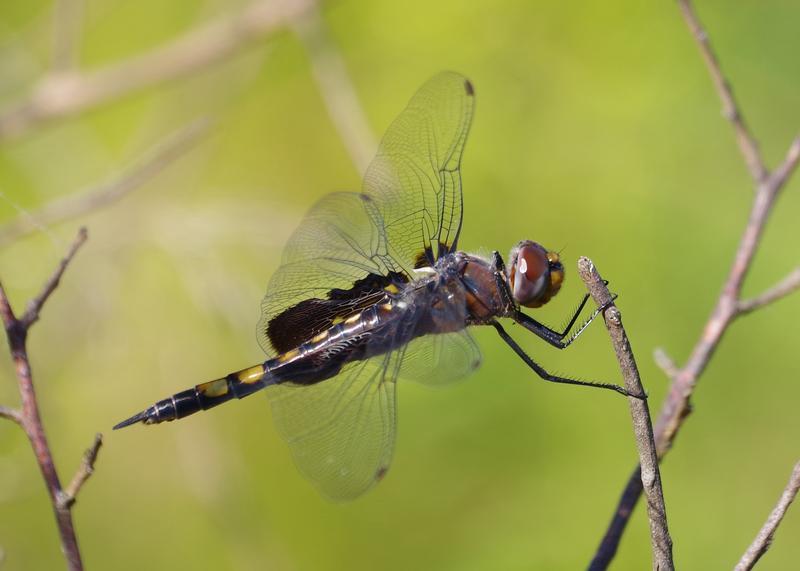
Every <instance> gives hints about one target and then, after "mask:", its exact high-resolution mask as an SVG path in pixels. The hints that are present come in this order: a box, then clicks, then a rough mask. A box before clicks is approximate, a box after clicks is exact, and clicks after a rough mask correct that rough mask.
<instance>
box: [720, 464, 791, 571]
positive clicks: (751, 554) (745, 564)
mask: <svg viewBox="0 0 800 571" xmlns="http://www.w3.org/2000/svg"><path fill="white" fill-rule="evenodd" d="M798 491H800V462H798V463H797V464H795V465H794V470H792V475H791V477H790V478H789V483H788V484H786V488H784V490H783V494H781V497H780V499H779V500H778V503H777V505H776V506H775V508H774V509H773V510H772V512H771V513H770V514H769V517H768V518H767V521H766V522H765V523H764V526H763V527H762V528H761V530H760V531H759V532H758V535H756V538H755V539H754V540H753V543H751V544H750V547H748V548H747V551H745V553H744V555H742V558H741V559H740V560H739V563H738V564H737V565H736V571H747V570H748V569H752V568H753V567H754V566H755V564H756V562H758V560H759V559H761V556H762V555H764V554H765V553H766V552H767V550H768V549H769V548H770V545H772V538H773V536H774V535H775V530H777V529H778V526H779V525H780V524H781V521H782V520H783V516H784V515H786V510H788V509H789V506H790V505H792V502H793V501H794V498H795V497H796V496H797V492H798Z"/></svg>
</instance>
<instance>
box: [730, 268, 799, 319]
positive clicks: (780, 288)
mask: <svg viewBox="0 0 800 571" xmlns="http://www.w3.org/2000/svg"><path fill="white" fill-rule="evenodd" d="M798 289H800V267H799V268H795V269H794V271H793V272H791V273H790V274H789V275H788V276H786V277H785V278H783V279H782V280H781V281H779V282H778V283H777V284H775V285H774V286H772V287H771V288H769V289H768V290H766V291H765V292H764V293H762V294H761V295H759V296H756V297H754V298H752V299H744V300H739V301H738V302H737V303H736V311H737V313H738V314H739V315H744V314H745V313H750V312H751V311H755V310H756V309H761V308H762V307H764V306H765V305H769V304H770V303H774V302H776V301H778V300H779V299H782V298H784V297H786V296H787V295H789V294H791V293H793V292H795V291H797V290H798Z"/></svg>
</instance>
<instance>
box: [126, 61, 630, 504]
mask: <svg viewBox="0 0 800 571" xmlns="http://www.w3.org/2000/svg"><path fill="white" fill-rule="evenodd" d="M474 93H475V92H474V89H473V88H472V85H471V84H470V82H469V81H468V80H467V79H465V78H464V77H462V76H460V75H458V74H455V73H442V74H439V75H437V76H435V77H434V78H432V79H431V80H430V81H428V82H427V83H426V84H425V85H423V86H422V88H421V89H420V90H419V91H418V92H417V94H416V95H415V96H414V97H413V98H412V99H411V101H410V102H409V104H408V107H407V108H406V109H405V111H403V113H401V114H400V116H399V117H398V118H397V119H396V120H395V121H394V123H392V125H391V127H390V128H389V130H388V132H387V133H386V135H385V137H384V138H383V140H382V142H381V145H380V148H379V150H378V153H377V156H376V157H375V159H374V160H373V162H372V163H371V165H370V167H369V169H368V170H367V173H366V175H365V177H364V183H363V188H362V190H361V192H360V193H346V192H342V193H334V194H330V195H328V196H326V197H324V198H323V199H322V200H320V201H319V202H318V203H317V204H316V205H315V206H314V207H313V208H312V209H311V210H310V211H309V213H308V214H307V215H306V217H305V219H304V220H303V222H302V223H301V224H300V226H299V227H298V229H297V230H296V231H295V233H294V234H293V235H292V237H291V238H290V239H289V242H288V243H287V245H286V248H285V250H284V254H283V260H282V262H281V265H280V267H279V268H278V270H277V271H276V272H275V274H274V275H273V277H272V279H271V280H270V282H269V285H268V287H267V293H266V296H265V297H264V300H263V302H262V317H261V320H260V321H259V325H258V339H259V342H260V344H261V346H262V348H263V349H264V351H265V352H266V354H267V359H266V361H264V362H263V363H262V364H260V365H256V366H254V367H249V368H247V369H243V370H241V371H237V372H235V373H231V374H229V375H227V376H225V377H222V378H220V379H216V380H214V381H210V382H207V383H203V384H200V385H197V386H195V387H192V388H190V389H188V390H185V391H182V392H180V393H177V394H175V395H173V396H171V397H168V398H166V399H163V400H161V401H158V402H157V403H155V404H154V405H153V406H151V407H149V408H148V409H146V410H144V411H142V412H140V413H138V414H136V415H134V416H132V417H131V418H129V419H127V420H125V421H123V422H121V423H119V424H118V425H117V426H115V428H122V427H124V426H128V425H130V424H134V423H138V422H142V423H144V424H155V423H159V422H162V421H169V420H175V419H178V418H183V417H185V416H188V415H190V414H192V413H194V412H197V411H199V410H206V409H209V408H212V407H214V406H217V405H219V404H221V403H223V402H227V401H228V400H231V399H233V398H243V397H245V396H247V395H249V394H252V393H254V392H256V391H259V390H261V389H265V388H266V389H267V390H266V391H265V392H266V393H267V396H268V397H269V399H270V401H271V403H272V411H273V417H274V419H275V423H276V426H277V429H278V431H279V432H280V433H281V435H282V436H283V438H284V439H285V440H286V442H287V443H288V444H289V447H290V448H291V450H292V453H293V456H294V459H295V461H296V463H297V466H298V468H299V469H300V471H301V472H303V473H304V474H305V475H306V476H307V477H308V478H309V479H311V480H312V481H313V482H314V483H315V484H316V485H317V487H318V488H319V489H320V490H321V491H322V493H323V494H324V495H326V496H328V497H329V498H332V499H335V500H347V499H352V498H354V497H357V496H358V495H360V494H362V493H363V492H364V491H366V490H367V489H368V488H370V487H371V486H372V485H374V483H375V482H377V481H378V480H380V479H381V478H382V477H383V476H384V474H385V473H386V471H387V469H388V467H389V462H390V459H391V456H392V450H393V447H394V441H395V425H396V411H395V391H396V386H397V382H398V380H400V379H407V380H414V381H418V382H420V383H423V384H428V385H442V384H446V383H448V382H451V381H455V380H457V379H460V378H463V377H465V376H466V375H468V374H469V373H470V372H472V371H473V370H474V369H475V368H476V367H477V366H478V365H479V363H480V351H479V349H478V347H477V345H476V344H475V342H474V341H473V339H472V337H471V336H470V334H469V332H468V331H467V327H468V326H470V325H492V326H493V327H494V328H495V329H496V330H497V331H498V333H500V335H501V337H502V338H503V340H504V341H505V342H506V343H508V344H509V345H510V346H511V347H512V349H513V350H514V351H515V352H516V353H517V355H518V356H520V357H521V358H522V359H523V361H525V363H526V364H528V366H530V367H531V368H532V369H533V370H534V371H535V372H536V373H537V374H539V375H540V376H541V377H542V378H544V379H546V380H549V381H555V382H562V383H570V384H589V385H593V384H596V385H599V386H602V387H603V388H611V389H614V390H618V391H620V392H624V390H623V389H620V388H619V387H616V386H614V385H604V384H598V383H587V382H583V381H575V380H572V379H568V378H562V377H555V376H553V375H550V374H548V373H547V372H546V371H545V370H544V369H542V368H541V367H540V366H539V365H537V364H536V363H535V362H534V361H533V360H532V359H530V357H528V356H527V355H526V354H525V353H524V352H523V351H522V349H521V348H520V347H519V346H518V345H517V344H516V342H515V341H513V339H511V337H510V336H509V335H508V334H507V333H505V331H504V330H503V328H502V326H501V325H500V324H499V323H498V321H497V319H498V318H501V317H506V318H511V319H513V320H515V321H516V322H517V323H519V324H521V325H523V327H525V328H526V329H528V330H530V331H532V332H533V333H535V334H537V335H538V336H539V337H541V338H542V339H544V340H545V341H547V342H548V343H550V344H552V345H554V346H556V347H559V348H563V347H566V346H567V345H568V344H569V343H570V342H571V341H572V340H574V338H576V337H577V335H578V334H579V333H580V331H582V330H583V327H585V326H586V325H588V323H589V322H590V321H591V319H593V318H594V316H595V315H597V312H595V313H594V314H593V315H592V316H591V318H590V319H589V320H588V321H587V322H586V323H584V325H583V327H581V328H579V329H578V330H577V332H576V333H575V334H573V335H572V336H571V337H569V338H567V337H566V335H567V332H568V331H569V330H570V329H571V328H572V326H573V325H574V323H575V321H576V319H577V316H578V314H579V313H580V311H581V310H582V309H583V306H584V304H585V302H586V299H587V298H586V297H584V300H583V302H582V303H581V305H580V307H579V308H578V312H576V314H575V316H573V318H572V320H571V321H570V323H569V325H568V326H567V329H566V330H565V331H564V332H560V333H559V332H557V331H554V330H552V329H550V328H548V327H546V326H544V325H542V324H540V323H539V322H537V321H535V320H534V319H532V318H530V317H528V316H527V315H525V314H524V313H522V312H521V311H520V309H519V307H520V305H524V306H527V307H539V306H541V305H543V304H544V303H547V301H548V300H550V299H551V298H552V297H553V296H554V295H555V294H556V293H557V292H558V290H559V288H560V286H561V283H562V281H563V277H564V270H563V267H562V266H561V263H560V261H559V258H558V254H556V253H554V252H549V251H548V250H546V249H545V248H543V247H542V246H540V245H538V244H536V243H534V242H531V241H524V242H520V243H519V244H517V246H515V247H514V248H513V249H512V251H511V256H510V258H509V259H510V265H509V268H508V270H506V268H505V266H504V263H503V260H502V258H501V257H500V255H499V254H497V253H496V252H495V253H494V254H493V256H492V258H491V259H490V260H487V259H484V258H481V257H479V256H474V255H471V254H466V253H464V252H461V251H459V250H458V248H457V245H458V238H459V236H460V234H461V220H462V204H463V202H462V195H461V171H460V168H461V158H462V154H463V150H464V145H465V142H466V139H467V133H468V131H469V127H470V123H471V120H472V113H473V107H474Z"/></svg>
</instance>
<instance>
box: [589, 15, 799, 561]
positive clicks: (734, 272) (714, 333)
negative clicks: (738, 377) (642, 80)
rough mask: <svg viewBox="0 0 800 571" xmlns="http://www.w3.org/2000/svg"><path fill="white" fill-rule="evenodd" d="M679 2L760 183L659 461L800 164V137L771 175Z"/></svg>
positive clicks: (616, 528)
mask: <svg viewBox="0 0 800 571" xmlns="http://www.w3.org/2000/svg"><path fill="white" fill-rule="evenodd" d="M678 4H679V6H680V8H681V11H682V13H683V15H684V18H685V20H686V22H687V24H688V25H689V28H690V30H691V31H692V34H693V35H694V36H695V39H697V41H698V45H699V46H700V51H701V54H702V56H703V58H704V59H705V61H706V63H707V65H708V68H709V72H710V73H711V77H712V80H713V82H714V85H715V87H716V88H717V91H718V93H719V95H720V98H721V99H722V101H723V107H724V108H725V109H726V115H728V117H729V118H730V120H731V121H732V122H733V124H734V127H735V130H736V134H737V140H738V141H739V145H740V148H741V149H742V155H743V156H744V159H745V161H746V162H747V163H748V168H749V169H750V172H751V174H752V175H753V178H754V179H755V180H756V182H757V185H756V193H755V195H754V198H753V205H752V207H751V210H750V216H749V219H748V221H747V225H746V226H745V228H744V231H743V232H742V236H741V238H740V241H739V246H738V248H737V250H736V253H735V256H734V260H733V263H732V265H731V268H730V271H729V274H728V277H727V279H726V281H725V284H724V285H723V288H722V293H721V294H720V296H719V298H718V300H717V304H716V306H715V308H714V310H713V311H712V313H711V315H710V316H709V318H708V321H707V322H706V325H705V327H704V328H703V332H702V333H701V335H700V338H699V339H698V341H697V343H696V345H695V347H694V349H693V350H692V352H691V355H690V357H689V359H688V361H687V362H686V364H685V365H684V366H683V367H681V368H678V369H677V370H674V371H673V372H674V375H672V381H673V382H672V385H671V387H670V390H669V393H668V395H667V398H666V400H665V401H664V403H663V405H662V407H661V411H660V413H659V417H658V421H657V422H656V427H655V439H656V449H657V452H658V457H659V459H660V458H662V457H663V456H664V455H665V454H666V453H667V452H668V451H669V450H670V448H671V447H672V444H673V442H674V441H675V438H676V436H677V434H678V431H679V430H680V428H681V426H682V425H683V423H684V421H685V420H686V418H687V417H688V416H689V414H690V413H691V411H692V407H691V402H690V399H691V396H692V394H693V392H694V390H695V388H696V386H697V382H698V380H699V378H700V376H701V375H702V373H703V372H704V371H705V369H706V367H707V366H708V363H709V361H710V360H711V357H712V356H713V354H714V352H715V351H716V349H717V347H718V346H719V343H720V341H721V340H722V337H723V336H724V334H725V333H726V331H727V330H728V328H729V327H730V325H731V324H732V323H733V322H734V321H735V319H736V318H737V317H738V316H740V315H742V314H743V313H742V312H741V311H740V305H739V304H740V303H741V300H740V295H741V290H742V284H743V282H744V279H745V277H746V276H747V273H748V271H749V269H750V266H751V263H752V261H753V257H754V256H755V253H756V251H757V249H758V246H759V244H760V241H761V236H762V234H763V232H764V228H765V225H766V222H767V220H768V218H769V214H770V212H771V210H772V207H773V206H774V204H775V200H776V199H777V197H778V195H779V194H780V192H781V190H782V189H783V188H784V187H785V185H786V183H787V182H788V180H789V178H790V177H791V175H792V174H793V173H794V171H795V170H796V168H797V166H798V163H800V137H798V138H796V139H795V140H794V141H793V142H792V144H791V146H790V147H789V150H788V152H787V154H786V158H785V159H784V161H783V163H781V165H779V166H778V167H777V168H776V169H775V171H774V172H773V173H771V174H770V173H769V172H768V171H767V170H766V168H765V167H764V165H763V162H762V160H761V157H760V155H759V154H758V150H757V147H756V144H755V139H754V138H753V137H752V136H751V135H750V134H749V132H748V130H747V128H746V127H745V124H744V122H743V121H742V119H741V113H740V112H739V111H738V108H737V106H736V103H735V100H734V99H733V95H732V92H731V90H730V87H729V86H728V84H727V82H726V81H725V79H724V77H723V76H722V73H721V72H720V68H719V63H718V62H717V59H716V56H714V54H713V51H712V50H711V46H710V42H709V39H708V36H707V35H706V33H705V32H704V31H703V29H702V27H701V26H700V24H699V22H698V20H697V17H696V15H695V14H694V12H693V10H692V8H691V5H690V3H689V1H688V0H678ZM640 495H641V484H639V483H638V482H636V481H635V480H634V479H633V478H631V479H629V480H628V483H627V485H626V487H625V490H624V492H623V493H622V495H621V496H620V502H619V504H618V506H617V508H616V510H615V512H614V516H613V517H612V520H611V522H610V524H609V527H608V529H607V530H606V533H605V535H604V537H603V540H602V542H601V544H600V546H599V547H598V552H597V555H596V556H595V559H597V558H598V556H600V555H601V552H602V554H604V555H606V556H607V557H606V558H605V559H603V561H602V564H600V565H598V566H596V567H593V568H594V569H605V568H606V567H607V566H608V564H609V563H610V562H611V559H612V558H613V556H614V553H616V550H617V548H618V546H619V542H620V540H621V539H622V534H623V533H624V531H625V526H626V524H627V521H628V520H629V517H630V514H631V513H632V512H633V508H634V507H635V505H636V502H637V501H638V499H639V496H640ZM609 554H610V555H609Z"/></svg>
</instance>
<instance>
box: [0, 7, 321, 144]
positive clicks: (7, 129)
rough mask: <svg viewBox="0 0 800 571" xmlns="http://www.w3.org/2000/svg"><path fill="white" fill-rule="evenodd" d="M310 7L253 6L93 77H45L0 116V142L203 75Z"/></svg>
mask: <svg viewBox="0 0 800 571" xmlns="http://www.w3.org/2000/svg"><path fill="white" fill-rule="evenodd" d="M311 2H312V0H259V1H255V2H253V3H251V4H250V5H249V6H246V7H245V8H244V9H242V11H241V12H239V13H238V14H235V15H233V16H226V17H222V18H219V19H218V20H216V21H213V22H211V23H209V24H206V25H204V26H199V27H198V28H196V29H194V30H191V31H189V32H187V33H186V34H184V35H183V36H181V37H179V38H177V39H175V40H173V41H171V42H169V43H167V44H164V45H162V46H160V47H158V48H156V49H154V50H152V51H150V52H147V53H144V54H142V55H139V56H136V57H133V58H130V59H127V60H123V61H120V62H116V63H114V64H112V65H109V66H107V67H104V68H100V69H96V70H94V71H78V70H75V71H61V72H58V73H55V74H50V75H46V76H44V77H43V78H42V79H41V80H40V81H39V82H38V83H37V84H36V85H35V86H34V87H33V90H32V92H31V94H30V96H29V97H28V98H26V99H25V100H23V101H21V102H18V103H17V104H16V105H14V106H13V107H11V108H9V109H6V110H4V111H1V112H0V140H3V139H8V138H10V137H13V136H19V135H21V134H23V133H25V132H27V131H28V130H30V129H31V128H32V127H33V126H35V125H38V124H41V123H44V122H47V121H51V120H54V119H58V118H62V117H66V116H69V115H74V114H76V113H78V112H80V111H83V110H85V109H87V108H90V107H95V106H97V105H101V104H103V103H106V102H108V101H111V100H114V99H117V98H119V97H122V96H125V95H128V94H130V93H132V92H135V91H138V90H141V89H144V88H146V87H150V86H152V85H155V84H159V83H162V82H166V81H170V80H174V79H177V78H179V77H183V76H186V75H189V74H191V73H195V72H198V71H201V70H205V69H207V68H208V67H209V66H210V65H211V64H214V63H217V62H220V61H222V60H224V59H226V58H230V57H231V56H233V55H235V54H237V53H239V52H240V51H241V50H243V49H244V48H246V47H248V46H250V45H251V44H252V43H254V42H255V41H256V40H258V39H260V38H263V37H265V36H267V35H269V34H272V33H275V32H278V31H280V30H282V29H284V28H285V27H286V26H287V25H288V24H290V23H291V22H292V21H293V20H294V19H295V18H297V17H298V16H299V15H301V14H302V13H303V12H305V10H307V9H308V6H309V5H310V4H311Z"/></svg>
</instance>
